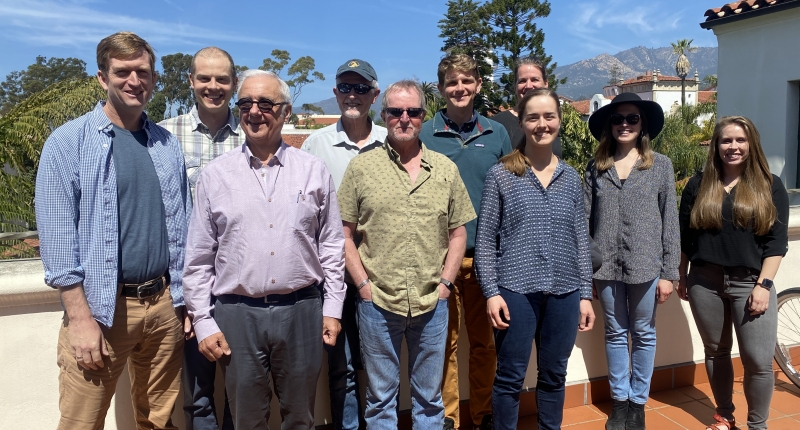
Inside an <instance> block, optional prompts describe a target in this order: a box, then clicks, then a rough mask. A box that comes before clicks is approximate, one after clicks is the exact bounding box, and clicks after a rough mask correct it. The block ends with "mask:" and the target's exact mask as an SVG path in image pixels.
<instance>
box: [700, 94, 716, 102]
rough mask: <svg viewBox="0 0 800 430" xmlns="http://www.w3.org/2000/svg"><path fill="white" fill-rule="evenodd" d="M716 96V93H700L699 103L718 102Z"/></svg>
mask: <svg viewBox="0 0 800 430" xmlns="http://www.w3.org/2000/svg"><path fill="white" fill-rule="evenodd" d="M716 95H717V92H716V91H698V92H697V102H698V103H708V102H716V101H717V100H716V99H715V98H714V96H716Z"/></svg>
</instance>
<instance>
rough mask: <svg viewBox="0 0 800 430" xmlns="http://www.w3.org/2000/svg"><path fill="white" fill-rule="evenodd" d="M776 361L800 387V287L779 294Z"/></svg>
mask: <svg viewBox="0 0 800 430" xmlns="http://www.w3.org/2000/svg"><path fill="white" fill-rule="evenodd" d="M775 361H776V362H777V363H778V366H780V368H781V370H783V373H784V374H786V376H787V377H788V378H789V379H790V380H791V381H792V382H793V383H794V385H796V386H798V387H800V288H790V289H788V290H784V291H781V292H780V293H779V294H778V344H777V345H775Z"/></svg>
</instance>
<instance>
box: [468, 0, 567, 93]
mask: <svg viewBox="0 0 800 430" xmlns="http://www.w3.org/2000/svg"><path fill="white" fill-rule="evenodd" d="M481 14H482V16H484V17H485V18H486V19H487V21H488V23H489V26H490V27H491V32H490V34H489V43H490V44H491V46H494V47H495V50H496V51H497V52H499V53H500V55H499V58H500V67H499V68H498V70H500V71H501V72H502V74H501V76H500V86H501V88H502V90H503V92H504V97H505V99H506V101H507V102H508V104H510V105H512V106H513V105H515V104H516V91H515V90H516V88H515V78H514V76H513V74H514V65H515V64H516V63H517V61H518V60H519V59H520V58H522V57H527V56H534V57H537V58H539V60H541V61H542V64H543V65H544V67H545V70H546V71H547V76H548V85H549V87H550V88H551V89H553V90H555V89H557V88H558V85H559V84H564V83H566V82H567V79H566V78H563V79H556V77H555V76H554V75H553V72H554V71H555V68H556V66H557V65H558V63H552V64H550V61H551V60H552V57H551V56H549V55H547V54H546V53H545V50H544V31H542V30H541V29H540V28H538V26H537V25H536V23H535V21H536V19H538V18H545V17H547V16H549V15H550V2H548V1H547V0H544V1H539V0H491V1H489V2H488V3H485V4H484V5H483V6H482V7H481Z"/></svg>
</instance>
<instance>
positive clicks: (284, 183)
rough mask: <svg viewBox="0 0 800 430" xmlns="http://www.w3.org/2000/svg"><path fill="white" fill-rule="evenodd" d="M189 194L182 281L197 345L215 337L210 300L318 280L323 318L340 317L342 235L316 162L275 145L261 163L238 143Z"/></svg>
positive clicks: (323, 171)
mask: <svg viewBox="0 0 800 430" xmlns="http://www.w3.org/2000/svg"><path fill="white" fill-rule="evenodd" d="M196 190H197V195H196V197H195V205H194V210H193V212H192V217H191V220H190V222H189V234H188V239H187V244H186V261H185V264H184V272H183V283H184V298H185V300H186V306H187V308H188V310H189V314H190V315H191V316H192V318H193V324H194V328H195V333H196V334H197V340H198V342H201V341H202V340H203V339H205V338H206V337H208V336H210V335H212V334H214V333H217V332H219V331H220V330H219V327H218V326H217V323H216V321H214V318H213V314H214V306H213V305H212V304H211V295H212V294H213V295H214V296H220V295H223V294H238V295H242V296H248V297H264V296H266V295H268V294H286V293H290V292H292V291H296V290H299V289H301V288H304V287H307V286H309V285H312V284H314V283H322V282H324V283H325V284H324V289H323V307H322V314H323V315H324V316H328V317H334V318H341V314H342V303H343V301H344V296H345V284H344V234H343V231H342V220H341V218H340V214H339V203H338V202H337V200H336V192H335V188H334V184H333V179H332V178H331V175H330V173H328V169H327V168H326V167H325V163H323V162H322V160H320V159H319V158H317V157H314V156H313V155H310V154H307V153H305V152H303V151H300V150H299V149H295V148H292V147H291V146H289V145H287V144H286V143H283V142H281V146H280V149H278V151H277V152H276V153H275V156H274V157H272V159H271V160H269V162H268V163H267V165H262V162H261V160H259V159H258V158H256V157H255V156H253V155H252V153H251V152H250V149H249V147H248V146H247V144H244V145H242V146H241V147H239V148H236V149H234V150H232V151H230V152H227V153H225V154H223V155H222V156H220V157H218V158H216V159H215V160H214V161H212V162H211V163H209V164H208V165H207V166H206V167H205V168H204V169H203V171H202V173H201V174H200V178H199V180H198V182H197V188H196ZM321 329H322V328H321V327H320V330H321Z"/></svg>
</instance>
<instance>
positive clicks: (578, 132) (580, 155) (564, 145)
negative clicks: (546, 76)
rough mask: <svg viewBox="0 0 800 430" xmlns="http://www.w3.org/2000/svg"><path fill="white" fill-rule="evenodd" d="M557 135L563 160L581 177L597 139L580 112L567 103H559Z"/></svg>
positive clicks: (591, 156)
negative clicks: (559, 122)
mask: <svg viewBox="0 0 800 430" xmlns="http://www.w3.org/2000/svg"><path fill="white" fill-rule="evenodd" d="M559 136H560V137H561V151H562V155H563V158H564V161H565V162H566V163H567V164H569V165H570V166H572V167H574V168H575V170H577V171H578V173H580V175H581V177H583V174H584V173H585V171H586V165H587V164H588V163H589V160H591V159H592V158H594V151H595V149H597V141H596V140H594V137H593V136H592V133H591V132H590V131H589V124H588V123H587V122H586V121H584V120H583V119H582V118H581V113H580V112H578V110H577V109H575V108H574V107H573V106H572V105H571V104H569V103H563V104H562V105H561V131H560V133H559Z"/></svg>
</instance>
